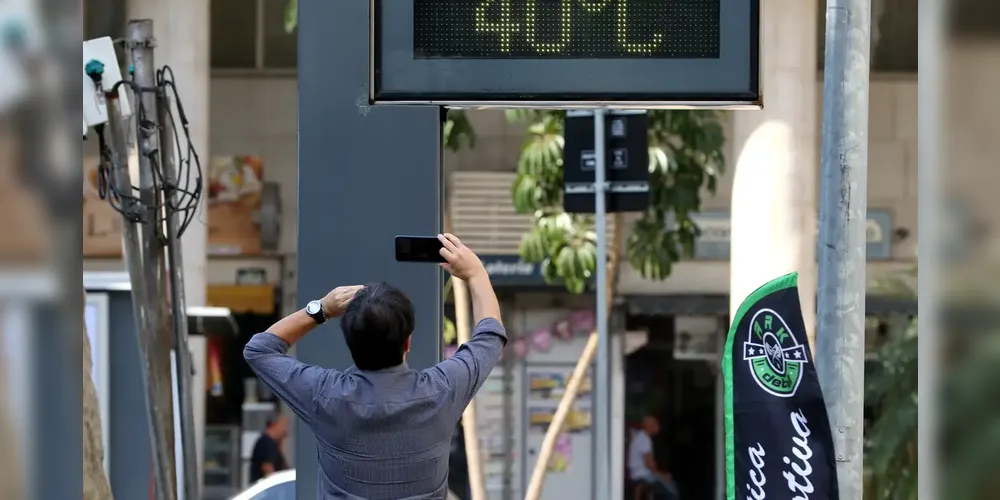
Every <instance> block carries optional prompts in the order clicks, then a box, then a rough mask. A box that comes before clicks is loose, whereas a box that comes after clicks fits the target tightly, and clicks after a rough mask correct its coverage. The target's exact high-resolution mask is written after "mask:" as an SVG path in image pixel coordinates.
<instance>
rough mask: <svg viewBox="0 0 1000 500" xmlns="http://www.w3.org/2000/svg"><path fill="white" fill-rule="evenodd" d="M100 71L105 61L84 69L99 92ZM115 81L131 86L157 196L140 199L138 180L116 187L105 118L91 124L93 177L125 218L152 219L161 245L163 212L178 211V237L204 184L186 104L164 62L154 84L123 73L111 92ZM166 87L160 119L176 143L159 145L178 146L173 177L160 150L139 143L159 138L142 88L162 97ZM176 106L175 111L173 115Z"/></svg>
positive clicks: (167, 214)
mask: <svg viewBox="0 0 1000 500" xmlns="http://www.w3.org/2000/svg"><path fill="white" fill-rule="evenodd" d="M102 73H103V65H101V67H100V68H97V67H96V65H88V67H87V74H88V76H90V77H91V79H93V80H94V83H95V85H96V86H97V89H98V92H100V91H101V76H102ZM119 87H127V88H128V89H129V90H130V91H131V95H132V100H133V102H134V103H135V110H136V111H135V117H134V123H135V138H136V147H137V149H138V150H139V151H138V154H140V155H143V156H145V157H146V158H147V159H148V160H149V163H150V167H151V171H152V178H151V182H152V186H151V187H152V193H153V199H154V200H156V201H154V202H152V203H150V202H144V201H143V200H142V199H141V198H140V197H136V196H135V195H134V194H133V193H135V192H136V191H140V193H141V190H140V189H139V188H138V187H136V186H129V187H130V189H129V192H122V190H120V189H119V188H118V182H117V179H116V178H115V170H114V168H113V165H111V163H112V159H111V157H112V155H111V148H110V147H109V146H108V144H107V141H106V139H105V136H104V125H103V124H101V125H97V126H95V127H94V131H95V132H96V134H97V140H98V147H99V150H100V163H99V165H98V177H97V190H98V195H99V196H100V198H101V199H103V200H108V202H109V203H110V205H111V207H112V208H114V209H115V210H116V211H117V212H118V213H120V214H121V215H122V216H123V217H124V218H125V219H126V220H128V221H130V222H133V223H143V224H153V226H154V228H155V231H156V236H157V239H158V240H159V241H160V243H161V244H164V245H165V244H166V243H167V241H168V240H167V235H165V234H163V227H164V224H163V223H164V221H165V218H166V217H171V216H173V215H175V214H180V216H181V221H180V224H179V225H178V227H177V236H178V237H180V236H181V235H182V234H184V231H185V230H186V229H187V228H188V226H189V225H190V224H191V222H193V221H194V218H195V216H196V215H197V210H198V204H199V202H200V201H201V197H202V193H203V189H204V185H203V181H202V179H203V177H202V167H201V159H200V157H199V156H198V152H197V151H196V150H195V148H194V145H193V144H192V141H191V131H190V127H189V121H188V118H187V115H186V114H185V113H184V105H183V103H182V102H181V99H180V94H179V92H178V90H177V84H176V82H175V80H174V72H173V70H172V69H171V68H170V67H169V66H164V67H163V68H162V69H159V70H157V71H156V86H155V87H153V88H141V87H139V86H138V85H137V84H136V83H135V82H134V81H132V80H124V79H123V80H121V81H119V82H117V83H115V85H114V86H113V87H112V88H111V92H112V93H114V92H116V91H118V89H119ZM168 90H169V92H170V93H172V94H173V96H172V97H173V99H172V101H173V105H172V106H167V107H166V110H167V113H166V115H167V116H164V117H159V118H160V120H170V124H171V125H172V126H173V130H174V134H173V137H174V144H170V145H166V144H160V148H164V147H174V148H176V155H175V158H176V163H177V165H176V168H177V171H176V172H175V177H174V178H173V179H170V178H168V177H167V175H166V172H164V170H163V165H162V164H161V161H160V154H161V150H160V149H156V148H150V149H143V145H145V144H151V143H153V144H155V143H157V142H158V140H159V138H158V137H156V136H155V134H156V133H157V130H158V128H159V125H158V124H157V123H155V122H153V121H152V120H150V119H149V115H148V112H147V110H146V108H145V105H144V104H143V102H142V94H143V93H145V92H152V93H155V94H157V95H158V96H164V97H166V96H169V94H168V93H167V92H168ZM174 107H176V108H177V117H175V116H174ZM178 121H180V125H181V131H182V132H183V134H184V140H185V142H186V147H182V144H181V139H180V134H179V133H178V128H177V126H176V125H177V122H178ZM150 139H151V140H150ZM126 168H127V166H126ZM175 195H176V196H175Z"/></svg>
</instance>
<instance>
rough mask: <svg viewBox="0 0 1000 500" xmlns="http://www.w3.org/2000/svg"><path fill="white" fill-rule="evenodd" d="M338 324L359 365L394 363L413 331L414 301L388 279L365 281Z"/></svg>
mask: <svg viewBox="0 0 1000 500" xmlns="http://www.w3.org/2000/svg"><path fill="white" fill-rule="evenodd" d="M340 327H341V329H342V330H343V331H344V339H345V340H346V341H347V347H348V348H349V349H350V350H351V358H353V359H354V365H355V366H357V367H358V368H359V369H361V370H382V369H384V368H390V367H393V366H397V365H399V364H401V363H402V362H403V355H404V353H405V350H406V349H405V347H406V339H408V338H409V337H410V334H412V333H413V303H412V302H410V299H409V298H407V296H406V294H404V293H403V292H402V291H401V290H399V289H398V288H396V287H394V286H392V285H390V284H388V283H384V282H383V283H374V284H370V285H365V287H364V288H362V289H361V290H358V293H357V295H355V296H354V300H352V301H351V303H350V304H349V305H348V306H347V311H345V312H344V317H343V318H341V320H340Z"/></svg>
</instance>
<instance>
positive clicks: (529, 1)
mask: <svg viewBox="0 0 1000 500" xmlns="http://www.w3.org/2000/svg"><path fill="white" fill-rule="evenodd" d="M524 10H525V13H524V17H525V27H524V33H525V37H526V38H527V39H528V43H529V44H531V46H532V47H534V48H535V50H537V51H538V52H541V53H543V54H544V53H549V54H557V53H559V52H562V50H563V48H565V47H566V45H568V44H569V42H570V34H571V31H570V29H571V28H572V23H573V1H572V0H562V5H561V6H560V10H559V31H558V32H559V41H557V42H540V41H538V25H537V24H538V23H537V20H536V17H537V6H536V5H535V0H526V1H525V6H524Z"/></svg>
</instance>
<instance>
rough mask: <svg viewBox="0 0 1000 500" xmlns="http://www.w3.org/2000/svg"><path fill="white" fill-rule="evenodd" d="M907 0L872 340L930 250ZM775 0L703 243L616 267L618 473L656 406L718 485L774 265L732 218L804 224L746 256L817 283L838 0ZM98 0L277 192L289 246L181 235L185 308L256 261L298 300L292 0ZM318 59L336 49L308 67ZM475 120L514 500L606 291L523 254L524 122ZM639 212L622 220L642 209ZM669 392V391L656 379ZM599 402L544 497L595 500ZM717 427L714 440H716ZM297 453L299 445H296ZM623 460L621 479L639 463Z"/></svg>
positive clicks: (888, 129) (708, 490) (679, 455)
mask: <svg viewBox="0 0 1000 500" xmlns="http://www.w3.org/2000/svg"><path fill="white" fill-rule="evenodd" d="M161 3H162V2H161ZM154 4H155V5H154ZM903 4H904V2H902V0H882V1H876V2H873V29H872V31H873V35H872V36H873V55H872V60H873V69H872V82H871V97H870V112H869V113H870V130H869V139H870V142H869V173H870V178H869V183H868V188H869V213H868V247H867V248H868V257H869V263H868V271H869V277H870V278H871V281H872V285H873V286H872V289H871V291H870V293H869V301H868V305H869V313H870V314H871V315H872V316H873V319H872V325H871V329H872V332H873V333H872V334H873V335H877V334H878V332H879V328H880V327H879V325H880V322H885V321H888V320H889V319H890V318H892V317H897V316H900V315H902V316H905V315H909V314H911V313H913V311H912V306H911V305H910V304H909V303H907V302H905V301H903V302H894V301H890V300H882V299H881V298H880V297H879V295H878V293H877V289H876V286H875V285H876V282H877V281H878V279H880V278H884V277H891V276H893V275H894V274H896V273H899V272H901V271H904V270H907V269H909V268H911V267H912V266H914V265H915V258H916V241H917V82H916V42H915V40H916V38H915V36H916V11H915V9H912V8H911V7H912V6H910V7H906V6H905V5H903ZM777 5H778V6H775V5H770V4H769V8H768V9H766V10H767V14H766V19H765V20H764V26H765V29H764V41H763V45H762V47H763V49H764V68H765V73H764V75H763V81H764V85H765V110H764V111H744V112H726V113H725V114H724V116H723V122H724V126H725V130H726V136H727V142H726V146H725V147H726V149H725V153H726V157H727V159H728V162H727V163H728V168H727V169H726V171H725V174H724V175H723V176H722V178H721V179H720V182H719V184H718V190H717V192H716V193H715V194H714V195H709V194H708V193H705V194H704V196H703V207H704V209H703V211H702V213H700V214H699V215H698V216H697V220H698V222H699V224H700V227H701V228H702V236H701V238H700V239H699V240H698V242H697V248H696V252H695V257H694V258H693V259H691V260H688V261H685V262H682V263H680V264H678V265H676V266H675V267H674V270H673V273H672V274H671V276H670V277H669V278H668V279H666V280H663V281H651V280H647V279H644V278H642V277H641V276H640V275H639V274H638V273H637V272H636V271H635V270H634V269H632V268H631V267H630V266H629V265H628V264H627V263H624V264H622V266H621V269H620V270H619V283H618V297H617V299H616V313H615V315H614V316H615V329H614V330H615V338H616V341H615V346H616V347H615V349H616V352H617V354H618V356H617V357H616V367H615V370H614V372H615V377H616V382H615V383H616V384H617V389H618V390H617V391H616V396H620V397H619V398H616V402H615V405H616V406H615V408H614V409H613V414H614V415H615V424H616V430H615V431H614V432H615V434H614V435H615V436H616V440H617V442H618V443H619V444H621V445H622V446H618V447H616V451H615V457H614V463H615V464H616V465H615V466H616V471H622V470H623V455H624V441H625V435H626V428H627V427H628V425H629V424H630V423H631V422H632V421H634V420H635V419H637V418H641V416H642V415H643V414H647V413H653V414H656V415H657V416H658V417H660V419H661V421H663V422H664V424H665V425H664V427H665V429H667V432H666V433H665V436H664V437H663V438H662V439H661V440H660V441H662V442H658V445H657V446H658V447H657V453H658V454H659V455H661V456H662V457H663V461H664V463H666V464H668V466H669V467H672V468H673V470H674V471H675V476H677V477H678V481H679V483H681V487H682V489H683V490H684V491H685V492H686V493H688V495H687V496H693V497H696V498H709V497H712V498H721V497H720V495H721V491H722V489H721V488H720V486H721V484H722V483H721V481H722V469H721V459H722V452H721V449H722V440H721V437H720V436H721V405H720V403H719V401H720V400H719V399H718V395H719V394H721V391H720V387H721V379H720V378H719V376H718V375H719V373H718V370H717V367H718V355H719V348H720V346H721V339H723V338H724V335H725V330H726V327H727V323H728V315H729V310H730V307H731V306H730V304H731V302H732V301H734V300H735V301H738V300H739V299H740V298H742V297H730V290H732V289H737V288H740V287H744V288H746V287H750V288H754V287H755V286H752V283H753V282H754V281H755V280H757V281H760V280H761V279H763V278H761V277H760V276H740V277H736V276H733V274H732V270H733V266H731V262H734V261H736V262H742V263H746V262H753V260H754V259H755V258H757V257H755V256H754V255H753V254H752V253H747V251H746V248H747V247H748V246H749V245H750V244H752V241H750V240H747V237H746V236H745V235H741V234H734V233H733V231H732V228H734V227H743V226H746V222H745V221H746V220H747V219H748V218H755V220H757V219H759V220H761V221H763V222H761V223H760V224H762V225H763V226H766V228H767V229H766V230H767V231H768V232H769V233H768V234H770V235H771V237H773V238H775V239H785V240H789V241H791V240H793V239H794V242H793V243H789V244H788V245H787V246H786V247H782V248H783V249H782V252H786V254H785V255H787V256H788V259H787V262H783V263H780V266H785V267H784V268H780V269H779V268H776V267H770V268H768V267H766V266H763V267H762V266H750V267H751V268H757V267H762V268H761V269H755V270H756V271H760V272H763V273H771V274H774V275H776V274H777V273H778V272H779V271H784V270H791V269H796V270H799V271H800V272H803V275H804V276H805V277H806V278H805V279H807V280H808V279H812V280H815V265H814V263H815V247H814V245H815V243H810V242H814V241H815V237H814V231H815V227H816V223H815V217H816V210H815V206H816V200H817V199H818V193H819V191H818V190H819V189H820V186H818V177H819V176H818V168H819V147H820V140H819V139H820V137H819V136H820V134H819V130H820V117H821V109H822V85H823V82H822V45H823V37H822V33H823V9H822V7H821V4H820V3H819V2H817V1H812V2H802V1H801V0H799V1H796V0H779V1H778V2H777ZM87 9H88V13H87V30H88V34H87V36H88V38H94V37H97V36H105V35H107V36H112V37H120V36H121V35H122V32H121V30H120V28H119V27H120V26H124V23H125V20H126V19H127V18H130V17H138V16H143V17H151V18H153V19H154V21H155V22H156V34H157V40H158V47H157V55H158V60H159V61H161V62H166V63H169V64H171V65H172V66H174V67H175V69H177V73H178V85H179V87H180V88H181V92H182V98H183V99H185V107H186V109H187V110H188V112H189V114H193V115H194V118H193V120H192V121H193V125H192V127H193V129H194V132H195V133H194V136H193V137H194V140H195V141H196V147H198V149H199V152H200V154H201V156H202V158H206V159H207V158H213V157H225V156H238V155H240V156H242V155H247V156H254V157H258V158H260V159H261V161H262V162H263V165H264V167H263V174H262V175H263V180H264V181H265V182H273V183H275V184H276V185H277V186H278V189H279V191H280V197H281V200H282V209H283V210H282V212H281V216H280V217H281V218H280V221H281V233H280V239H279V242H278V245H277V249H276V251H273V252H270V253H266V254H255V255H225V256H222V255H211V252H210V249H209V244H208V243H207V240H208V236H207V233H208V230H207V228H205V227H204V226H203V227H202V228H201V229H200V230H197V231H195V233H196V234H197V235H199V236H197V237H194V238H190V239H186V240H185V243H184V245H185V248H186V254H185V256H184V261H185V265H186V267H187V276H186V279H185V281H186V285H190V286H191V287H193V288H192V290H191V291H188V302H189V305H207V304H209V303H210V302H212V298H211V296H212V293H213V292H212V290H213V288H212V287H232V286H242V283H241V281H240V280H241V278H240V277H241V276H242V275H243V274H241V270H247V269H263V270H264V272H263V276H265V278H263V281H264V283H265V284H267V285H270V286H272V287H276V288H277V289H278V293H279V294H278V295H275V298H274V300H275V301H276V302H278V303H279V304H281V307H280V308H278V309H277V310H275V311H271V314H280V312H281V309H285V310H288V309H289V308H290V307H294V304H295V303H296V298H295V296H294V289H295V285H294V280H295V269H294V261H295V253H296V250H297V249H296V241H297V213H296V205H297V203H296V193H297V184H298V180H297V161H298V158H297V152H296V150H297V107H298V106H299V105H300V104H301V105H308V103H299V102H298V99H297V92H296V85H297V82H296V78H295V72H296V71H295V68H296V65H297V64H298V63H299V61H298V60H297V50H296V38H295V35H294V34H289V33H287V32H286V31H285V12H284V11H285V2H284V1H283V0H251V1H249V2H248V1H246V0H210V1H209V0H183V1H182V2H181V3H180V4H178V3H176V2H173V3H169V5H167V4H163V5H160V4H157V3H155V2H150V0H129V2H128V3H126V2H124V0H88V5H87ZM313 63H315V64H322V61H316V62H312V61H308V62H306V61H304V62H303V64H313ZM192 110H197V112H194V113H192ZM469 117H470V119H471V120H472V123H473V125H474V127H475V130H476V133H477V136H478V139H477V142H476V147H475V148H474V149H471V150H469V149H467V150H463V151H460V152H457V153H448V154H446V156H445V160H444V161H445V168H446V172H448V173H449V174H448V178H447V182H448V183H449V184H448V190H449V192H450V198H451V207H450V210H451V213H450V215H451V220H452V223H453V225H454V230H455V232H456V233H457V234H458V235H459V236H461V237H462V238H463V240H464V241H466V242H467V243H468V244H469V245H470V246H471V247H472V248H474V249H476V250H477V251H478V252H479V253H480V254H482V255H484V256H485V257H486V259H487V264H488V266H489V267H490V271H491V275H492V276H493V277H494V279H495V282H496V283H497V285H498V288H499V290H500V292H501V295H502V296H503V304H504V305H503V307H504V316H505V319H506V320H507V321H508V323H509V327H510V329H511V331H512V332H513V333H514V337H513V340H514V341H513V342H512V345H513V347H512V349H510V350H509V352H510V356H507V355H505V361H504V363H503V366H502V367H500V368H498V370H497V371H496V372H495V373H494V376H493V377H491V379H492V380H491V381H490V382H489V383H488V384H487V386H485V387H484V393H483V396H482V397H481V398H480V399H479V404H480V415H486V416H489V415H493V417H492V418H491V419H486V420H488V421H489V422H487V423H483V424H482V430H481V432H482V433H483V438H484V440H485V441H486V442H485V445H486V446H485V448H487V449H490V450H493V451H492V452H493V453H499V454H500V457H499V458H500V459H498V460H492V461H491V460H487V474H488V476H489V478H488V481H487V484H488V486H489V488H490V491H491V498H493V499H507V498H518V497H520V496H523V492H524V487H525V486H526V481H527V477H528V476H529V475H530V472H531V467H532V466H533V464H534V459H533V453H534V451H535V449H534V447H537V445H538V443H539V442H540V439H541V438H540V434H541V432H544V426H545V418H546V415H548V416H551V415H550V412H549V410H551V409H552V404H551V403H552V399H553V398H555V397H557V395H558V394H559V386H560V384H562V383H564V382H565V376H566V374H567V373H568V371H569V370H571V369H572V365H573V364H574V363H575V359H576V358H577V357H578V356H579V354H580V352H581V351H582V348H583V340H582V339H583V338H584V337H583V335H584V334H585V332H584V331H583V330H586V328H584V327H583V326H581V325H586V324H587V323H586V318H585V317H586V314H587V312H588V311H590V312H591V313H592V311H593V302H592V300H591V299H590V298H589V297H586V296H572V295H569V294H567V293H565V292H563V291H561V290H560V289H559V288H558V287H553V286H550V285H547V284H545V283H544V280H541V273H540V272H539V271H538V266H537V265H533V264H529V263H525V262H523V261H520V260H519V258H518V257H517V247H518V243H519V242H520V238H521V235H522V234H524V232H525V231H526V230H527V229H528V228H529V227H530V224H531V220H530V217H528V216H524V215H519V214H516V213H515V212H514V210H513V208H512V204H511V200H510V187H511V185H512V183H513V181H514V177H515V175H516V174H515V172H516V168H517V160H518V156H519V152H520V147H521V144H522V142H523V139H524V132H525V131H524V128H523V125H519V124H515V123H511V122H509V121H508V120H507V119H506V117H505V116H504V113H503V112H501V111H470V112H469ZM386 143H387V145H391V143H392V138H391V137H386ZM331 161H335V157H332V158H331ZM747 183H767V184H759V185H768V186H770V187H771V188H772V189H773V190H774V191H775V192H776V193H777V194H776V196H778V197H779V198H780V199H778V201H776V202H775V204H774V205H780V204H783V206H785V207H787V206H794V207H796V209H795V210H794V213H795V214H796V215H795V218H794V220H791V221H789V220H784V219H781V220H779V219H778V218H776V216H775V215H774V213H775V212H773V211H771V212H769V210H774V207H773V206H771V207H770V208H769V207H766V206H756V205H754V204H753V203H748V202H747V200H746V199H745V198H744V197H742V196H741V195H740V189H744V187H743V186H745V185H746V184H747ZM755 185H758V184H755ZM786 210H787V208H786ZM734 212H735V213H734ZM632 220H633V219H632V218H631V217H629V216H626V218H625V222H626V223H627V224H630V223H631V221H632ZM734 221H735V222H736V224H735V225H734ZM202 222H204V221H202ZM810 245H812V247H811V248H810ZM189 254H190V255H189ZM199 256H200V257H199ZM780 266H779V267H780ZM85 267H86V268H87V269H90V270H99V271H109V270H112V271H113V270H122V269H123V266H122V264H121V261H120V259H115V258H104V259H98V258H94V259H87V260H86V262H85ZM739 267H740V268H744V267H747V266H742V265H741V266H739ZM737 283H739V285H738V286H737ZM757 284H759V283H757ZM335 285H336V284H331V287H333V286H335ZM812 286H815V283H813V284H812ZM198 289H200V290H201V291H200V292H199V291H198ZM206 290H207V292H206ZM737 295H738V294H737ZM211 305H220V306H226V305H228V304H223V303H213V304H211ZM234 312H236V311H235V310H234ZM565 325H571V327H570V334H569V335H568V336H566V335H563V333H562V332H563V329H564V327H565ZM250 333H252V332H250ZM522 349H523V351H522ZM662 387H666V388H667V389H666V390H661V389H655V390H654V388H662ZM654 392H659V393H661V394H659V395H658V396H657V398H658V399H656V398H651V397H650V394H651V393H654ZM587 404H589V403H588V402H587V400H586V398H585V399H584V401H581V404H580V407H579V408H578V411H577V413H578V417H579V418H578V419H577V420H576V424H575V425H577V427H576V428H574V429H573V431H572V432H570V433H569V434H568V435H567V437H566V438H565V439H564V440H562V441H561V444H560V446H561V451H560V453H559V454H557V455H559V456H561V457H563V458H562V462H560V463H557V464H554V465H553V466H552V468H553V469H554V470H553V471H552V473H551V475H550V478H549V483H548V485H549V486H548V487H547V488H546V491H547V492H548V493H547V494H546V498H560V494H561V493H560V492H565V491H568V490H567V488H577V489H578V490H579V491H577V490H576V489H574V490H573V491H574V498H577V497H578V498H581V499H584V498H587V496H586V495H587V494H588V493H587V492H588V491H589V489H588V487H587V485H589V482H588V481H589V479H588V478H591V477H593V474H592V467H593V465H592V462H591V455H592V454H591V453H590V451H589V450H590V448H589V439H590V438H589V423H588V422H589V413H588V411H587V408H588V407H587ZM706 442H711V443H713V446H712V447H706V446H704V443H706ZM113 448H114V447H113V446H112V449H113ZM618 448H622V449H620V450H619V449H618ZM497 450H499V451H497ZM287 453H288V455H289V456H294V451H292V450H288V451H287ZM504 457H506V459H504ZM110 460H111V461H112V463H113V462H114V457H113V456H112V457H111V458H110ZM112 470H114V469H112ZM615 474H617V476H616V479H615V480H616V481H618V482H619V484H622V485H623V484H624V483H625V482H626V478H625V477H624V473H623V472H616V473H615ZM112 481H113V482H114V478H113V479H112Z"/></svg>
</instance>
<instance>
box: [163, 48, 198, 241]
mask: <svg viewBox="0 0 1000 500" xmlns="http://www.w3.org/2000/svg"><path fill="white" fill-rule="evenodd" d="M156 85H157V87H158V88H159V89H161V90H162V91H163V92H164V93H166V91H167V90H169V91H170V92H171V93H172V94H173V95H172V97H173V99H171V101H172V102H173V104H174V106H168V107H167V117H160V119H161V120H165V119H169V120H170V124H171V126H172V127H173V130H174V134H173V136H174V145H173V146H175V147H176V148H177V152H176V155H175V158H176V159H177V172H176V178H175V182H176V183H177V185H175V186H170V189H172V190H173V191H174V192H176V193H178V194H179V196H177V199H176V200H175V199H174V197H173V196H168V198H167V199H168V203H167V211H168V215H169V212H172V213H180V214H181V223H180V225H179V226H178V228H177V235H178V236H180V235H182V234H184V231H185V230H186V229H187V228H188V226H189V225H190V224H191V222H192V221H193V220H194V218H195V216H196V215H197V210H198V205H199V202H200V201H201V197H202V194H203V192H204V183H203V179H204V177H203V175H202V173H203V172H202V167H201V158H200V157H199V156H198V151H197V150H195V148H194V144H193V143H192V141H191V129H190V122H189V121H188V118H187V114H186V113H185V112H184V103H183V102H182V101H181V97H180V92H179V91H178V89H177V83H176V79H175V78H174V70H173V68H171V67H170V66H164V67H163V68H161V69H159V70H157V72H156ZM175 106H176V108H177V117H176V118H175V117H174V111H173V108H174V107H175ZM178 120H179V121H180V125H181V127H180V130H181V131H183V134H184V140H185V142H186V143H187V144H186V146H187V147H186V148H182V147H181V141H180V134H179V133H178V128H177V121H178ZM161 147H166V146H165V145H161ZM193 174H194V175H193ZM192 183H193V186H192ZM168 195H169V193H168Z"/></svg>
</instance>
